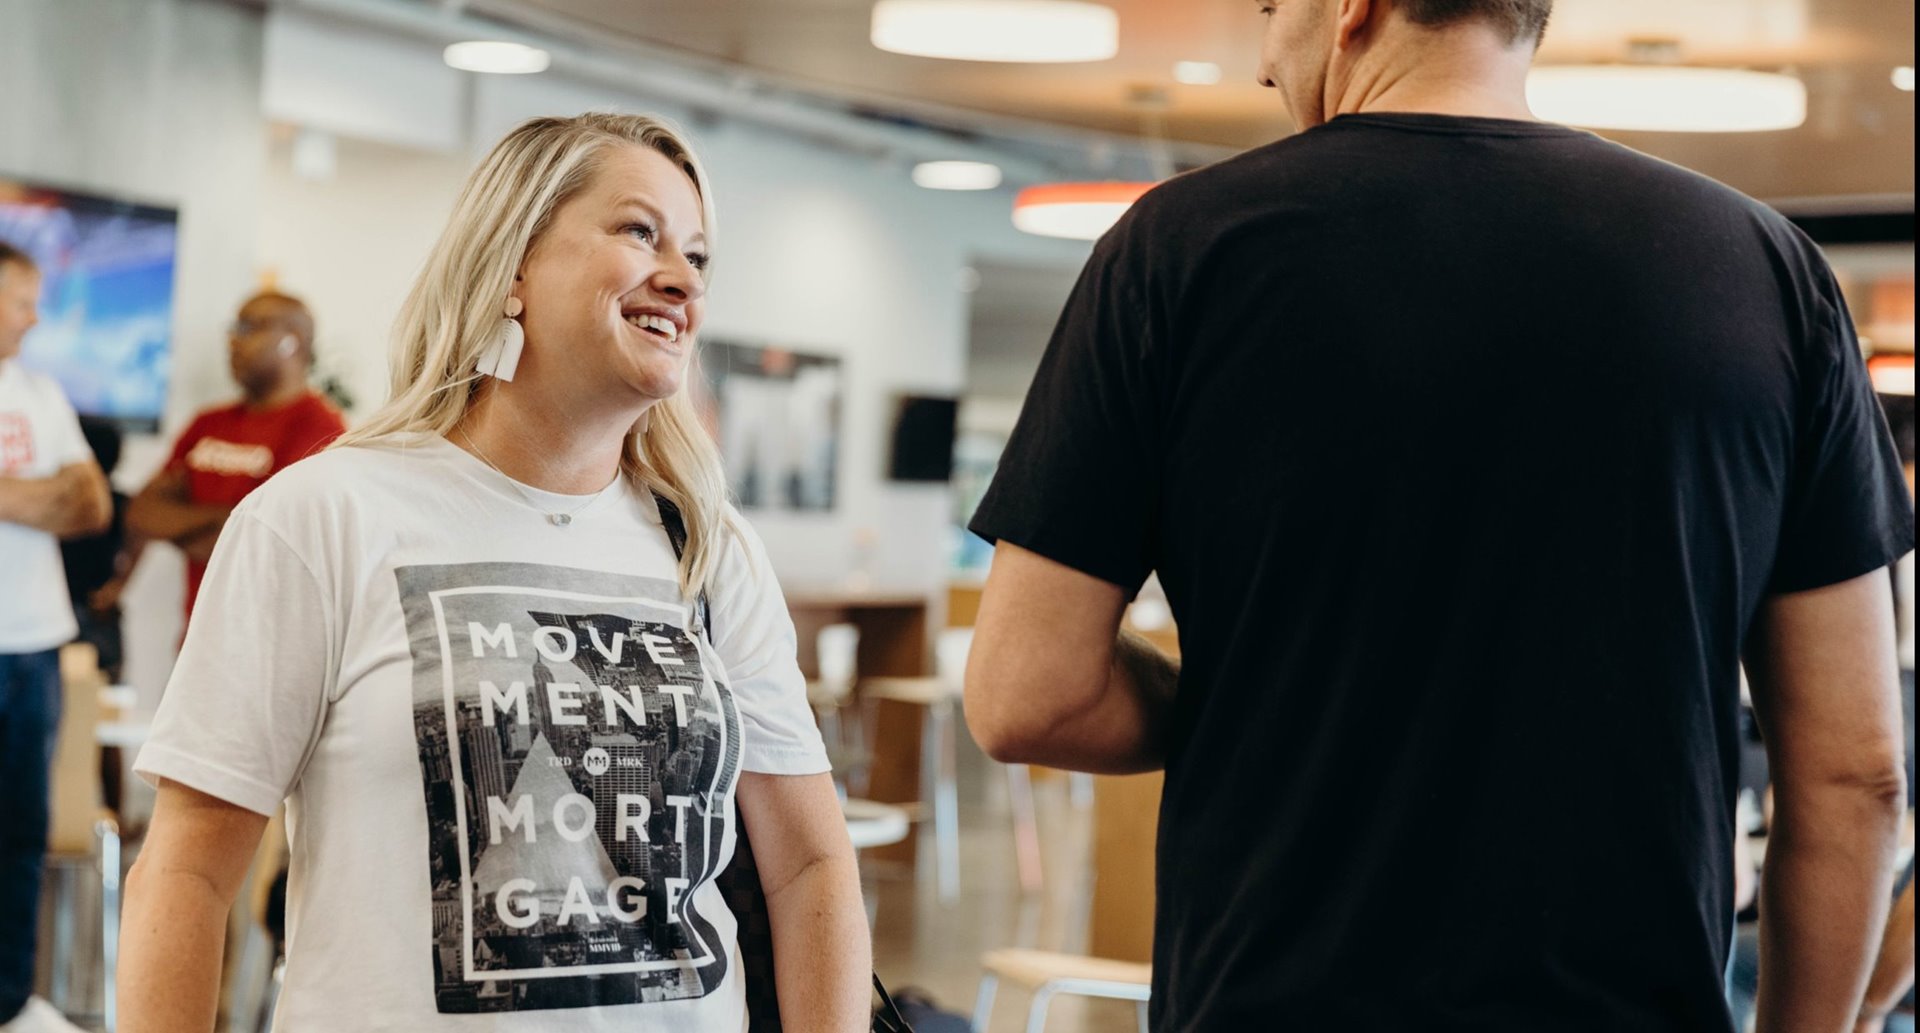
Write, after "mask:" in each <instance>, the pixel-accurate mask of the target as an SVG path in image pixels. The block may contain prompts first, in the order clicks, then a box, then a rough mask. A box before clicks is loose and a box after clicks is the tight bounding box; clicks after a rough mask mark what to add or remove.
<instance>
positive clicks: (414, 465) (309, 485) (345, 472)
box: [236, 436, 450, 523]
mask: <svg viewBox="0 0 1920 1033" xmlns="http://www.w3.org/2000/svg"><path fill="white" fill-rule="evenodd" d="M436 441H437V442H439V443H440V444H441V445H445V439H443V438H439V437H437V436H434V437H432V438H431V439H428V438H427V437H425V436H422V437H420V438H419V439H418V440H415V439H412V438H409V439H392V440H388V439H382V440H379V441H372V442H357V443H354V444H349V445H336V446H334V447H332V448H326V449H322V450H320V451H318V452H315V453H314V454H312V455H310V456H307V457H306V458H304V459H301V460H299V461H298V462H294V463H289V464H288V465H287V466H286V467H285V468H283V469H281V470H280V471H279V472H277V473H275V474H274V475H273V476H272V477H269V478H268V479H267V481H266V483H265V484H262V485H261V486H260V487H258V488H255V489H254V490H253V491H252V492H251V493H249V494H248V495H247V497H246V499H245V500H243V501H242V502H241V503H240V506H239V507H238V509H237V510H236V512H243V513H245V514H247V515H249V516H252V517H255V518H260V519H264V520H267V521H268V522H269V523H276V522H284V521H287V520H289V519H296V518H297V519H300V520H301V522H306V519H307V518H312V517H314V516H319V515H323V514H330V515H334V516H338V515H340V514H344V513H347V512H350V511H354V510H364V509H365V506H364V505H361V504H362V503H364V502H366V501H368V500H373V501H376V502H377V501H379V500H382V499H388V498H394V497H404V496H405V495H406V494H407V493H408V492H409V491H411V490H418V489H419V488H420V487H421V486H422V484H423V480H424V479H428V478H430V477H431V473H430V470H431V469H432V468H433V466H435V465H438V464H437V463H435V462H433V460H437V459H438V458H439V457H438V455H437V454H436V452H435V449H436V447H437V446H435V445H434V442H436ZM449 447H450V446H449ZM423 460H426V462H423Z"/></svg>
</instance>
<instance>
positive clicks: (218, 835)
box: [119, 781, 267, 1033]
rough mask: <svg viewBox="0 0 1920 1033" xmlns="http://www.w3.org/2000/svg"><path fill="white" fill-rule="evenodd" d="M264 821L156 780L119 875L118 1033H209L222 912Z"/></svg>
mask: <svg viewBox="0 0 1920 1033" xmlns="http://www.w3.org/2000/svg"><path fill="white" fill-rule="evenodd" d="M266 825H267V819H266V817H265V816H263V815H259V814H255V813H254V812H252V811H249V810H247V809H245V808H243V807H238V806H235V805H234V804H230V803H228V802H226V801H225V800H221V799H219V798H217V797H213V796H208V795H207V794H205V793H202V792H200V791H199V790H196V789H189V788H187V787H186V786H184V785H181V784H180V783H178V782H172V781H162V782H161V784H160V796H159V799H158V800H157V802H156V803H155V804H154V810H153V824H152V826H151V827H150V829H149V831H148V832H147V841H146V844H145V845H144V846H142V847H141V849H140V858H139V860H137V861H135V862H134V864H133V870H132V871H130V872H128V873H127V886H126V904H125V907H124V908H123V909H122V912H121V918H120V923H121V924H120V970H119V981H120V994H119V1001H120V1030H121V1033H211V1031H212V1030H213V1024H214V1020H215V1016H216V1014H217V1012H218V1010H219V1000H220V959H221V949H222V946H223V944H224V941H225V937H226V928H227V912H228V910H229V909H230V908H231V907H232V906H233V898H234V896H235V895H236V894H238V893H239V892H240V885H241V883H243V882H245V881H246V877H247V867H248V866H249V865H250V864H252V862H253V855H254V851H255V849H256V848H257V847H258V846H259V844H260V833H261V831H262V830H263V829H265V828H266Z"/></svg>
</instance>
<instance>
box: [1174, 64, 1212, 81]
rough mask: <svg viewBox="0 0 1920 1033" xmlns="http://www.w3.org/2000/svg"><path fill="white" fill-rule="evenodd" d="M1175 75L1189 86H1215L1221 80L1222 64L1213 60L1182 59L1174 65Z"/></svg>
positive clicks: (1176, 78)
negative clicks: (1217, 63)
mask: <svg viewBox="0 0 1920 1033" xmlns="http://www.w3.org/2000/svg"><path fill="white" fill-rule="evenodd" d="M1173 77H1174V79H1175V80H1177V81H1179V82H1183V83H1186V84H1187V85H1188V86H1214V85H1217V84H1218V83H1219V82H1220V66H1219V65H1216V64H1214V63H1213V62H1212V61H1182V62H1180V63H1179V64H1176V65H1174V66H1173Z"/></svg>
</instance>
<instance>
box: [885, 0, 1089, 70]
mask: <svg viewBox="0 0 1920 1033" xmlns="http://www.w3.org/2000/svg"><path fill="white" fill-rule="evenodd" d="M871 38H872V40H873V45H874V46H876V47H879V48H880V49H881V50H887V51H892V52H893V53H896V54H911V55H913V56H915V57H941V58H950V59H954V60H959V61H1018V62H1052V61H1060V62H1066V61H1105V60H1106V59H1108V58H1110V57H1112V56H1113V55H1115V54H1117V53H1119V52H1120V16H1119V15H1117V14H1115V13H1114V11H1113V8H1111V7H1104V6H1102V5H1100V4H1092V3H1083V2H1081V0H880V2H879V3H877V4H874V5H873V24H872V36H871Z"/></svg>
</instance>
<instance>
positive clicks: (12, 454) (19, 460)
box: [0, 412, 33, 474]
mask: <svg viewBox="0 0 1920 1033" xmlns="http://www.w3.org/2000/svg"><path fill="white" fill-rule="evenodd" d="M32 465H33V422H32V421H31V420H29V419H27V417H26V414H25V413H17V412H0V474H10V473H12V472H13V471H15V470H24V469H26V468H27V467H29V466H32Z"/></svg>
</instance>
